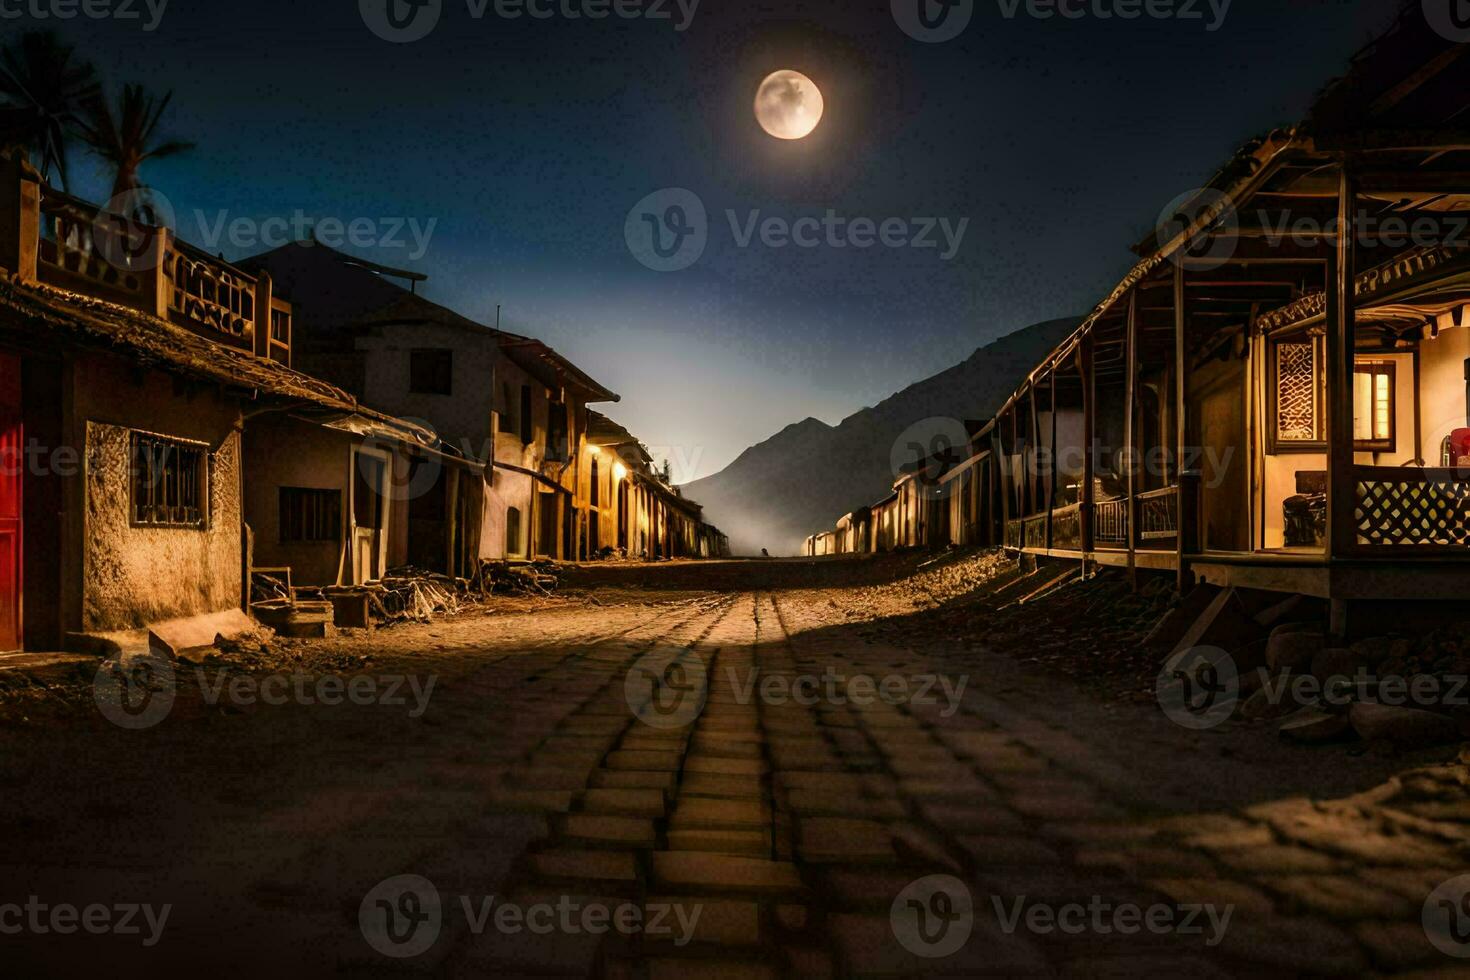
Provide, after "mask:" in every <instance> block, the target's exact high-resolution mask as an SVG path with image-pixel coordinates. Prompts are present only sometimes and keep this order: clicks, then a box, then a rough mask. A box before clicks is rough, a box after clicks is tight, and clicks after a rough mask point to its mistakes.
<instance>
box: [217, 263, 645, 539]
mask: <svg viewBox="0 0 1470 980" xmlns="http://www.w3.org/2000/svg"><path fill="white" fill-rule="evenodd" d="M243 265H244V266H245V267H246V268H249V269H259V270H262V271H265V272H268V273H269V274H270V275H271V276H272V277H273V279H274V280H275V281H276V282H278V283H280V284H281V286H282V288H283V289H289V290H290V291H291V295H292V298H293V302H294V303H295V308H296V311H297V312H296V316H297V320H298V322H299V323H300V324H301V325H302V328H303V337H302V340H301V341H300V342H298V344H297V345H296V354H295V356H296V358H297V364H298V366H299V367H300V368H301V369H302V370H304V371H307V372H309V373H311V374H313V375H316V376H318V377H321V378H323V379H325V380H328V381H330V382H332V383H333V384H336V385H339V386H341V387H342V388H343V389H345V390H346V391H348V392H351V393H353V394H354V395H355V396H357V397H359V398H361V399H362V400H363V401H365V402H368V403H370V404H373V405H376V406H379V407H381V408H383V409H384V410H385V411H387V412H389V413H391V414H392V415H394V416H396V417H399V418H403V419H407V420H411V421H414V422H416V423H418V424H420V425H422V426H425V427H427V428H431V429H432V430H433V431H434V432H435V433H436V434H437V436H438V438H439V439H440V440H442V441H443V442H444V443H445V444H446V445H448V446H449V447H451V448H452V450H453V454H454V455H457V456H460V457H463V458H465V459H468V460H472V461H474V462H476V463H478V464H481V465H482V466H483V487H482V488H480V490H479V493H480V495H481V497H482V499H483V506H482V510H481V524H480V527H479V528H478V530H477V532H476V533H475V534H474V535H473V538H474V540H475V541H476V542H477V544H476V557H477V558H481V559H524V560H530V559H535V558H554V559H564V560H573V559H575V558H577V557H579V556H580V555H581V554H583V553H585V547H586V543H587V533H588V524H589V521H590V509H591V508H590V503H589V500H588V496H587V495H588V493H589V492H590V483H589V482H588V479H587V474H588V472H589V470H590V468H591V453H589V452H588V450H587V442H586V431H587V405H588V403H594V402H604V401H617V400H618V396H617V395H616V394H614V393H613V392H611V391H608V390H607V389H606V388H604V387H603V386H602V385H600V384H598V383H597V382H596V381H594V380H593V379H592V378H590V377H589V376H588V375H586V374H585V373H584V372H582V371H581V370H580V369H578V368H577V367H576V365H574V364H572V363H571V362H570V361H568V360H567V359H566V358H564V357H562V356H561V355H559V354H557V353H556V351H554V350H552V349H551V348H550V347H548V346H546V345H545V344H543V343H542V342H540V341H538V340H535V339H534V338H531V337H523V336H519V335H516V334H511V333H507V332H504V331H501V330H496V329H492V328H490V327H487V326H485V325H483V324H480V323H476V322H475V321H473V320H470V319H468V318H467V317H463V316H461V315H459V314H458V313H455V312H454V311H453V310H450V309H447V308H445V307H443V306H440V305H438V304H436V303H432V302H430V301H428V300H426V299H424V298H423V297H421V296H418V295H417V294H416V293H415V292H414V291H413V290H414V288H416V286H417V284H418V283H419V282H422V281H423V280H424V279H425V277H424V276H422V275H420V274H418V273H412V272H405V271H403V270H398V269H390V268H388V267H385V266H379V265H375V264H373V263H369V262H364V261H362V260H360V259H356V258H354V257H352V256H349V255H346V254H344V253H341V252H338V251H335V250H333V249H331V248H328V247H327V246H324V245H321V244H319V243H316V242H300V243H295V244H292V245H287V246H284V247H282V248H279V249H276V250H274V251H272V252H268V253H265V254H263V255H259V256H256V257H254V258H252V259H250V260H247V261H246V262H245V263H243ZM401 282H407V283H408V284H409V286H408V288H405V287H404V286H403V285H400V284H399V283H401ZM448 492H450V491H449V490H448V489H446V490H445V493H446V494H447V493H448ZM445 499H446V500H447V497H446V498H445ZM468 537H469V536H467V538H466V539H468Z"/></svg>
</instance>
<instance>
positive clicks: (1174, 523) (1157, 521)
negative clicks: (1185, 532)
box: [1138, 487, 1179, 541]
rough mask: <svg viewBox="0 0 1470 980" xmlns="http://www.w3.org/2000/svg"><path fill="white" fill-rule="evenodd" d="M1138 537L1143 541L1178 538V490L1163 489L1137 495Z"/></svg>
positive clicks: (1173, 488)
mask: <svg viewBox="0 0 1470 980" xmlns="http://www.w3.org/2000/svg"><path fill="white" fill-rule="evenodd" d="M1138 536H1139V537H1140V538H1141V539H1143V540H1144V541H1155V540H1158V539H1161V538H1174V537H1178V536H1179V490H1178V488H1177V487H1164V488H1163V489H1162V490H1150V491H1148V492H1147V493H1141V494H1139V495H1138Z"/></svg>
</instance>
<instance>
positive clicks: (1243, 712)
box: [1240, 682, 1296, 721]
mask: <svg viewBox="0 0 1470 980" xmlns="http://www.w3.org/2000/svg"><path fill="white" fill-rule="evenodd" d="M1275 688H1276V685H1275V684H1274V682H1273V684H1272V685H1271V686H1270V687H1262V688H1261V689H1260V690H1258V691H1256V693H1255V694H1252V695H1251V696H1250V697H1249V698H1247V699H1246V702H1245V704H1243V705H1241V708H1240V716H1241V717H1242V718H1248V719H1251V720H1253V721H1254V720H1263V721H1274V720H1275V719H1277V718H1284V717H1286V716H1287V715H1289V714H1291V713H1292V712H1293V711H1295V710H1296V705H1295V704H1293V703H1292V701H1291V698H1290V695H1289V694H1288V693H1287V689H1286V688H1285V687H1283V688H1281V690H1280V693H1281V699H1280V700H1278V701H1273V700H1272V699H1271V692H1272V690H1273V689H1275Z"/></svg>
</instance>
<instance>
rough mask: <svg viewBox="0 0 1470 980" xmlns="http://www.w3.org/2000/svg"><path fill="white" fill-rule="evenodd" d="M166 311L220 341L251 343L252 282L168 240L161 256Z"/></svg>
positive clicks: (253, 334)
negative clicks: (166, 287)
mask: <svg viewBox="0 0 1470 980" xmlns="http://www.w3.org/2000/svg"><path fill="white" fill-rule="evenodd" d="M163 274H164V277H165V278H166V279H167V280H168V283H169V286H170V289H169V294H168V312H169V316H170V318H171V319H174V320H179V319H183V320H186V321H190V322H191V323H193V324H199V325H203V326H205V327H209V328H212V329H213V330H214V331H215V332H217V333H218V334H220V335H221V337H220V339H224V340H226V341H234V342H236V343H241V342H244V343H246V344H253V339H252V338H253V337H254V336H255V291H256V280H255V278H254V277H253V276H248V275H246V274H245V273H243V272H241V271H240V270H239V269H236V268H235V267H234V266H232V265H229V264H228V263H226V262H223V261H221V260H218V259H214V258H211V257H210V256H209V255H208V254H207V253H205V252H202V251H200V250H199V249H197V248H194V247H193V246H192V245H188V244H186V243H185V242H182V241H178V240H177V239H175V240H172V241H171V242H170V243H169V247H168V248H167V249H166V250H165V251H164V255H163Z"/></svg>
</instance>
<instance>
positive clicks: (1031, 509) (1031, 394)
mask: <svg viewBox="0 0 1470 980" xmlns="http://www.w3.org/2000/svg"><path fill="white" fill-rule="evenodd" d="M1026 394H1027V397H1028V398H1029V399H1030V401H1031V418H1030V423H1031V445H1030V449H1031V465H1030V466H1027V467H1026V482H1027V484H1028V486H1029V487H1030V490H1031V493H1030V499H1029V500H1028V501H1027V504H1028V506H1027V510H1026V516H1027V517H1032V516H1035V515H1036V513H1037V512H1038V511H1040V510H1041V500H1040V498H1039V497H1038V495H1037V493H1036V489H1037V487H1036V468H1037V465H1038V463H1039V462H1040V460H1039V459H1038V457H1037V451H1038V450H1039V449H1040V448H1041V445H1040V443H1041V419H1040V418H1039V417H1038V413H1037V411H1036V383H1035V382H1034V381H1033V382H1032V383H1031V387H1030V389H1029V390H1028V391H1027V393H1026Z"/></svg>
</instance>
